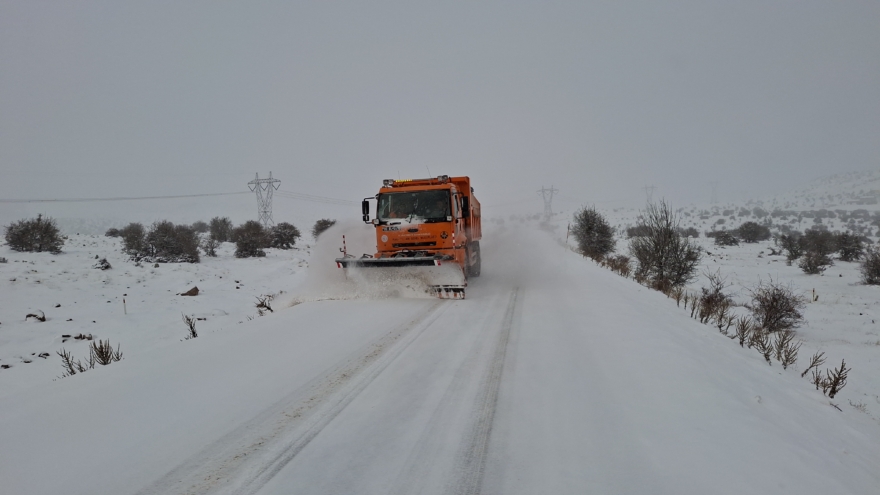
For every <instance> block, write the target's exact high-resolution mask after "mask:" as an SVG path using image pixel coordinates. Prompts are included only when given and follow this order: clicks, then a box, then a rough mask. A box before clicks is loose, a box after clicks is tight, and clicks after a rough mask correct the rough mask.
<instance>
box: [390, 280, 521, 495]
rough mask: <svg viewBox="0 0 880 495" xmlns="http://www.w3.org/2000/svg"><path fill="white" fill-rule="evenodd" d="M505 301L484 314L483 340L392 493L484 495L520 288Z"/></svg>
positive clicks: (476, 345) (451, 387)
mask: <svg viewBox="0 0 880 495" xmlns="http://www.w3.org/2000/svg"><path fill="white" fill-rule="evenodd" d="M504 296H505V294H498V295H497V296H496V297H494V298H493V300H492V302H491V303H489V304H488V305H487V306H488V307H487V308H485V310H484V311H483V312H482V314H481V316H482V318H481V321H479V322H478V324H477V325H475V328H480V329H481V332H480V335H479V336H477V337H476V339H475V340H474V342H473V344H472V347H471V349H470V350H469V352H468V354H467V356H466V357H465V358H464V359H463V360H462V361H461V363H460V364H459V365H458V369H457V370H456V371H455V375H454V376H453V378H452V380H451V382H450V383H449V385H448V386H447V388H446V391H445V392H444V394H443V397H442V399H440V401H439V402H438V404H437V407H436V409H435V410H434V412H433V414H432V415H431V418H430V419H429V420H428V422H427V425H426V427H425V428H424V430H423V431H422V433H421V435H420V436H419V439H418V440H417V441H416V442H415V444H414V447H413V449H412V450H411V451H410V453H409V456H408V457H409V460H408V462H407V464H406V466H405V467H404V468H403V469H401V471H400V473H399V474H398V476H397V477H396V479H395V480H394V481H393V482H392V483H391V484H390V487H392V488H391V489H390V490H389V492H390V493H393V494H394V495H411V494H428V493H478V492H479V489H480V484H481V480H482V472H483V469H484V465H485V458H486V454H487V447H488V442H489V436H490V432H491V426H492V423H493V420H494V411H495V404H496V402H497V397H498V390H499V384H500V380H501V371H502V366H503V364H504V360H505V355H506V353H507V346H508V341H509V336H510V331H511V327H512V326H513V321H514V315H515V313H516V311H515V310H516V307H517V301H518V299H519V295H518V290H517V289H515V290H513V291H512V292H511V293H509V295H507V296H508V297H506V298H505V297H504ZM499 316H500V324H499V323H498V322H499V319H498V318H499ZM475 323H477V322H475ZM450 436H451V437H452V438H450ZM450 440H453V442H454V443H453V444H452V445H450ZM456 444H457V445H458V446H457V447H456Z"/></svg>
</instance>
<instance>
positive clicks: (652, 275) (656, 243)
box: [629, 201, 700, 292]
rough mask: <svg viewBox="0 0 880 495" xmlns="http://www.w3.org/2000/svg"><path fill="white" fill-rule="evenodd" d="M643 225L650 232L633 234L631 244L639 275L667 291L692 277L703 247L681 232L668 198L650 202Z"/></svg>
mask: <svg viewBox="0 0 880 495" xmlns="http://www.w3.org/2000/svg"><path fill="white" fill-rule="evenodd" d="M640 226H642V227H644V228H645V230H646V231H647V235H644V236H640V237H634V238H632V239H631V240H630V244H629V250H630V254H632V256H633V258H635V259H636V277H637V278H638V279H641V280H644V281H645V282H647V283H648V284H650V286H651V287H652V288H654V289H657V290H660V291H664V292H665V291H668V290H669V289H671V288H673V287H679V286H683V285H685V284H687V283H688V282H689V281H690V280H692V279H693V278H694V276H695V273H696V270H697V266H698V264H699V262H700V250H699V248H698V247H697V246H695V245H694V244H693V243H692V242H691V241H690V239H687V238H683V237H681V236H679V235H678V232H677V231H676V229H677V228H678V219H677V218H676V216H675V214H674V213H673V211H672V209H671V208H670V207H669V205H668V204H667V203H666V202H665V201H661V202H660V203H659V204H649V205H648V206H647V208H646V210H645V213H644V218H643V219H642V220H641V224H640Z"/></svg>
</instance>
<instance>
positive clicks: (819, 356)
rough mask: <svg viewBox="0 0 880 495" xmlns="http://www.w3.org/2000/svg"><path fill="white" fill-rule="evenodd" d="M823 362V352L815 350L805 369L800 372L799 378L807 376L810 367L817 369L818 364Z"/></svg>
mask: <svg viewBox="0 0 880 495" xmlns="http://www.w3.org/2000/svg"><path fill="white" fill-rule="evenodd" d="M823 364H825V353H824V352H819V351H816V353H815V354H813V356H812V357H811V358H810V364H809V366H807V369H805V370H804V372H803V373H801V378H803V377H805V376H807V373H809V372H810V370H811V369H819V366H822V365H823Z"/></svg>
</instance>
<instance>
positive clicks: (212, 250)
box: [200, 235, 220, 258]
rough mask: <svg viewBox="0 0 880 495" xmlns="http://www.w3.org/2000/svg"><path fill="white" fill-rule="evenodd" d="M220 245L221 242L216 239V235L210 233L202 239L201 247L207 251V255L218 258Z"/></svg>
mask: <svg viewBox="0 0 880 495" xmlns="http://www.w3.org/2000/svg"><path fill="white" fill-rule="evenodd" d="M219 246H220V242H219V241H218V240H217V239H214V237H212V236H211V235H208V237H206V238H204V239H203V240H202V242H201V246H200V247H201V248H202V251H204V252H205V256H208V257H210V258H216V257H217V247H219Z"/></svg>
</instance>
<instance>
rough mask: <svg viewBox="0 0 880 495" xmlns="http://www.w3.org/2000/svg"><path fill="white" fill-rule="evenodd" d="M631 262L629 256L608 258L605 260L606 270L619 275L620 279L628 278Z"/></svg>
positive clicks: (621, 255)
mask: <svg viewBox="0 0 880 495" xmlns="http://www.w3.org/2000/svg"><path fill="white" fill-rule="evenodd" d="M630 262H631V260H630V258H629V256H626V255H623V254H618V255H615V256H609V257H607V258H605V263H606V265H607V266H608V268H609V269H610V270H611V271H613V272H615V273H617V274H618V275H620V276H621V277H624V278H626V277H629V275H630V272H631V263H630Z"/></svg>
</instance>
